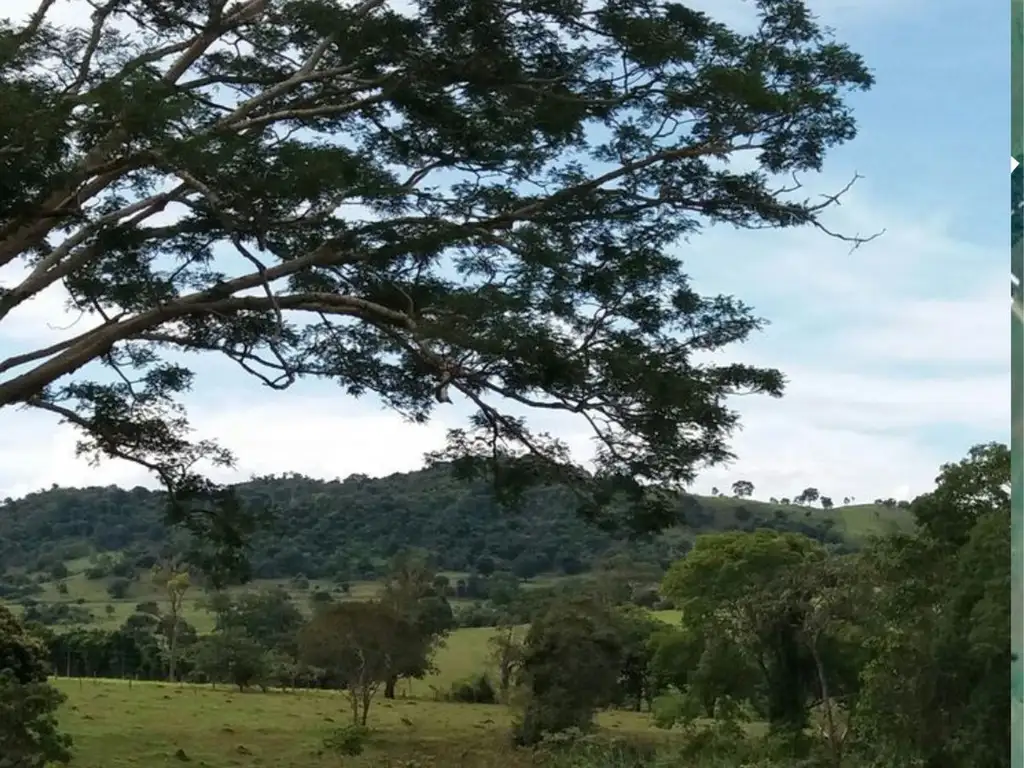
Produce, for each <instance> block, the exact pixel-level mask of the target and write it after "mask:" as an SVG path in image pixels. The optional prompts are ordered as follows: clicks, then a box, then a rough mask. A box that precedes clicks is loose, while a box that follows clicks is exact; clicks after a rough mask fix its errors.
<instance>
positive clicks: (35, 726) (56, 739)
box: [0, 606, 71, 768]
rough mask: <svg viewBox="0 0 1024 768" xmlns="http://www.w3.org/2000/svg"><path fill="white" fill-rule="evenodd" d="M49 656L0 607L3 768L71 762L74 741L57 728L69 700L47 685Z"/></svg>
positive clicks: (38, 767) (0, 756)
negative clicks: (58, 711) (60, 708)
mask: <svg viewBox="0 0 1024 768" xmlns="http://www.w3.org/2000/svg"><path fill="white" fill-rule="evenodd" d="M46 667H47V664H46V651H45V647H44V646H43V644H42V643H41V642H40V641H39V639H38V638H36V637H33V636H32V635H30V634H29V633H28V632H27V631H26V630H25V628H24V626H23V625H22V624H21V622H19V621H18V620H17V619H16V618H15V617H14V616H13V615H12V614H11V612H10V611H8V610H7V609H6V608H4V607H3V606H0V724H2V727H0V768H44V766H46V765H47V764H49V763H55V762H60V763H67V762H68V761H69V760H70V758H71V753H70V751H69V749H70V747H71V740H70V738H68V737H67V736H66V735H64V734H62V733H61V732H60V731H58V729H57V717H56V713H57V710H58V708H59V707H60V705H61V704H62V703H63V702H64V700H65V697H64V695H63V694H62V693H60V691H58V690H57V689H55V688H53V687H52V686H51V685H49V684H48V683H47V681H46V677H47V675H46Z"/></svg>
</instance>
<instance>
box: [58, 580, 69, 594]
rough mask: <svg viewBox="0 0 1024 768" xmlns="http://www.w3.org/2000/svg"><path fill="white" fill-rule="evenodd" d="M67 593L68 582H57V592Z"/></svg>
mask: <svg viewBox="0 0 1024 768" xmlns="http://www.w3.org/2000/svg"><path fill="white" fill-rule="evenodd" d="M67 593H68V584H67V582H66V581H58V582H57V594H58V595H66V594H67Z"/></svg>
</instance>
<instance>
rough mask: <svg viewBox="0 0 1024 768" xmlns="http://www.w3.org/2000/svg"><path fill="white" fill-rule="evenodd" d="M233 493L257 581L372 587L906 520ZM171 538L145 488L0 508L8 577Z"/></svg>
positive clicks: (759, 506)
mask: <svg viewBox="0 0 1024 768" xmlns="http://www.w3.org/2000/svg"><path fill="white" fill-rule="evenodd" d="M740 490H741V492H742V491H743V490H744V488H742V487H741V488H740ZM238 491H239V495H240V497H241V498H242V499H243V500H244V501H245V502H246V504H247V505H248V506H249V507H250V508H252V509H254V510H256V511H259V512H268V513H269V514H267V515H265V516H264V518H265V519H264V521H263V524H262V525H261V526H260V527H259V529H258V531H257V533H256V535H255V536H254V538H253V542H252V544H253V547H252V552H251V557H250V560H251V564H252V569H253V576H255V577H256V578H289V577H294V576H297V575H305V576H307V577H310V578H344V579H357V578H370V579H372V578H376V577H378V576H379V575H380V574H381V572H382V568H383V567H384V564H385V563H386V562H387V560H388V559H389V558H390V557H392V556H393V555H394V554H395V553H396V552H399V551H401V550H402V549H405V548H407V547H417V548H421V549H424V550H426V551H428V552H430V553H431V554H432V555H433V556H434V557H435V558H436V560H437V563H438V566H439V567H441V568H442V569H445V570H453V571H469V570H474V569H476V568H477V567H478V566H479V565H480V563H481V562H484V563H486V562H487V561H492V562H493V564H494V566H495V567H497V568H499V569H507V570H511V571H513V572H514V573H516V574H517V575H519V576H521V577H523V578H529V577H531V576H534V575H537V574H540V573H566V574H573V573H579V572H582V571H586V570H588V569H589V568H590V566H591V564H592V563H593V562H594V561H595V560H596V559H598V558H601V557H606V556H609V555H613V554H616V553H618V552H622V551H627V552H629V553H630V554H632V555H634V556H638V557H642V558H643V559H645V560H648V561H652V562H659V563H662V564H663V565H665V564H667V563H669V562H671V561H672V560H674V559H675V558H677V557H678V556H679V555H680V554H682V553H684V552H685V551H686V550H687V549H688V548H689V546H690V543H691V542H692V539H693V537H694V535H696V534H697V533H701V532H707V531H716V530H735V529H747V530H752V529H755V528H774V529H777V530H785V531H793V532H800V533H804V534H806V535H808V536H810V537H812V538H814V539H817V540H818V541H821V542H824V543H827V544H830V545H833V546H834V547H835V548H839V549H845V548H848V547H849V546H850V545H851V544H855V543H856V541H855V536H853V535H852V534H851V532H850V531H847V530H846V528H845V522H844V513H849V511H850V510H855V511H856V512H855V514H856V515H857V516H859V517H860V518H862V519H863V520H865V521H866V527H867V529H868V530H870V529H871V528H872V526H875V527H877V528H878V529H879V531H880V532H881V531H882V530H885V529H886V527H887V526H888V527H889V528H892V527H894V526H899V525H900V524H901V522H903V521H904V520H905V517H906V513H905V510H903V509H900V508H897V507H893V506H892V505H889V506H879V507H875V506H866V507H856V508H848V509H846V510H844V509H843V508H839V509H819V508H816V507H811V506H799V505H795V504H791V503H777V504H769V503H764V502H758V501H753V500H751V499H749V498H731V497H724V496H718V497H700V496H687V497H684V498H683V499H682V501H681V502H680V506H679V515H678V519H679V524H678V525H677V526H675V527H673V528H672V529H670V530H669V531H667V532H665V533H663V534H661V535H658V536H650V537H646V538H643V539H639V540H637V539H633V540H629V539H627V538H626V537H624V536H620V535H617V534H616V533H615V532H606V531H602V530H600V529H598V528H595V527H594V526H592V525H588V524H587V523H586V522H584V521H581V520H580V519H579V518H578V517H577V516H576V515H575V514H574V509H573V506H572V500H571V498H570V497H569V495H568V492H567V491H565V490H564V489H560V488H541V489H537V490H534V491H532V492H531V493H529V494H528V495H527V496H526V498H525V500H524V502H523V504H522V505H521V507H520V508H518V509H508V508H505V507H502V506H500V505H499V504H498V503H497V502H496V500H495V498H494V496H493V494H492V493H491V490H490V487H489V486H487V485H486V484H466V483H463V482H461V481H459V480H457V479H455V478H454V477H452V476H451V475H450V474H449V473H448V472H447V471H446V470H445V469H444V468H436V469H431V470H424V471H420V472H412V473H407V474H395V475H391V476H389V477H384V478H379V479H371V478H368V477H366V476H363V475H353V476H350V477H348V478H347V479H345V480H343V481H338V480H335V481H323V480H315V479H312V478H308V477H302V476H299V475H287V476H279V477H263V478H257V479H254V480H252V481H250V482H247V483H243V484H241V485H239V486H238ZM783 501H784V502H788V501H789V500H783ZM864 527H865V526H860V528H864ZM170 535H171V534H169V532H168V528H167V526H166V525H165V524H164V521H163V497H162V494H160V493H158V492H155V491H150V490H147V489H145V488H134V489H132V490H124V489H122V488H118V487H113V486H111V487H106V488H81V489H79V488H60V487H55V488H52V489H50V490H47V491H42V492H38V493H33V494H30V495H28V496H26V497H24V498H22V499H18V500H10V499H8V500H6V501H5V503H4V505H3V507H0V562H2V563H3V564H4V565H5V566H6V567H27V568H29V569H30V570H39V571H44V570H50V569H51V568H52V566H53V565H54V564H55V562H56V561H60V560H70V559H74V558H76V557H81V556H83V555H85V554H87V553H89V552H91V551H100V552H102V551H123V552H129V553H135V554H136V555H137V556H138V557H140V558H145V557H147V556H152V555H159V554H160V553H161V550H166V549H167V548H169V547H173V546H175V542H173V541H172V540H171V539H170V538H169V536H170Z"/></svg>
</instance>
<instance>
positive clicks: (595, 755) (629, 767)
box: [536, 729, 672, 768]
mask: <svg viewBox="0 0 1024 768" xmlns="http://www.w3.org/2000/svg"><path fill="white" fill-rule="evenodd" d="M536 755H537V757H538V758H540V759H539V761H538V762H540V764H541V765H543V766H545V768H648V766H650V768H654V767H655V766H659V767H660V766H662V765H664V766H666V768H667V766H668V765H672V763H663V762H660V761H658V760H657V751H656V749H655V748H654V747H653V746H651V745H648V744H637V743H632V742H629V741H626V740H625V739H621V738H620V739H612V740H607V739H601V738H599V737H595V736H593V735H589V734H585V733H583V732H582V731H580V730H577V729H570V730H568V731H562V732H561V733H557V734H550V735H548V736H545V738H544V739H543V740H542V741H541V743H540V744H538V745H537V750H536Z"/></svg>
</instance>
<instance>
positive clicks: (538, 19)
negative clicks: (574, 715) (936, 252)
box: [0, 0, 872, 543]
mask: <svg viewBox="0 0 1024 768" xmlns="http://www.w3.org/2000/svg"><path fill="white" fill-rule="evenodd" d="M755 5H756V6H757V9H758V12H759V15H760V21H759V23H758V24H757V25H756V26H755V28H754V30H753V31H752V32H749V33H745V32H738V31H734V30H732V29H730V28H728V27H727V26H725V25H723V24H721V23H718V22H716V21H713V20H712V19H711V18H710V17H709V16H708V15H706V14H704V13H702V12H699V11H695V10H692V9H689V8H687V7H686V6H684V5H680V4H672V3H668V4H665V3H653V2H646V1H642V0H630V1H627V0H603V1H601V2H596V3H581V2H537V1H536V0H484V1H482V2H481V1H480V0H415V1H414V2H409V3H403V4H401V6H400V7H399V6H397V5H395V6H392V5H389V4H387V3H386V2H384V0H365V1H364V2H361V3H358V4H354V5H346V4H339V3H334V2H327V0H290V1H280V2H271V1H270V0H241V1H240V2H234V3H228V2H226V0H213V1H212V2H206V1H205V0H204V1H203V2H198V1H197V0H159V1H158V2H152V1H151V0H114V1H111V2H100V3H98V4H97V5H96V6H95V8H96V10H95V12H94V13H93V14H92V15H91V17H90V19H89V20H88V21H87V22H84V23H83V24H82V25H81V26H78V27H67V26H64V27H61V26H59V25H57V24H56V23H55V22H53V21H52V20H51V19H50V18H49V16H48V12H49V10H50V8H51V6H52V3H51V2H43V3H41V5H40V6H39V9H38V11H37V12H36V13H35V14H34V15H32V16H31V18H30V19H29V20H27V21H26V22H25V23H22V24H18V25H16V24H12V23H11V22H9V21H4V22H0V99H2V101H3V103H4V105H5V109H4V110H3V114H2V115H0V267H4V266H8V265H11V266H12V267H13V269H14V271H13V272H12V274H15V275H16V278H15V280H14V282H13V283H11V284H9V285H7V286H5V287H4V288H3V289H2V291H0V323H2V322H3V321H4V320H5V319H8V318H9V317H10V316H11V314H12V313H13V312H14V311H15V310H17V309H18V307H20V306H22V305H23V304H24V303H25V302H27V301H29V300H31V299H32V298H33V297H36V296H39V295H40V294H42V293H44V292H46V291H49V290H51V289H53V288H55V287H56V286H58V285H59V286H62V287H63V289H64V290H65V291H66V292H67V295H68V296H69V302H70V307H71V309H72V310H74V311H75V312H78V313H80V314H81V320H80V321H79V322H78V323H77V324H75V326H74V327H73V328H71V329H68V330H67V332H66V333H65V334H64V336H63V337H62V338H60V339H59V340H58V341H56V342H55V343H53V344H50V345H47V346H45V347H38V348H28V349H24V350H22V351H19V352H17V353H16V354H13V355H11V356H10V357H8V358H7V359H5V360H0V407H8V406H27V407H29V408H32V409H39V410H42V411H46V412H49V413H52V414H54V415H55V416H57V417H59V418H60V419H61V420H63V421H65V422H68V423H70V424H72V425H74V426H75V427H77V428H78V430H79V431H80V432H81V437H82V440H81V446H80V447H81V450H82V451H83V452H84V453H85V454H87V455H92V456H107V457H120V458H122V459H128V460H130V461H134V462H137V463H140V464H142V465H143V466H145V467H147V468H149V469H150V470H152V471H153V472H155V473H156V474H157V475H158V476H159V477H160V479H161V480H162V481H163V482H164V483H165V484H166V486H167V487H168V489H169V490H170V491H171V492H172V494H171V496H170V500H171V501H172V505H171V512H172V519H173V520H175V521H178V522H187V523H189V524H190V525H192V526H193V527H194V528H195V529H196V530H197V531H199V532H200V533H201V534H202V536H203V537H204V538H205V539H208V540H214V539H218V538H219V539H224V540H225V541H228V543H230V539H231V536H230V535H229V534H230V533H231V531H233V530H234V528H233V527H232V526H230V525H225V524H224V521H225V520H228V521H233V520H235V518H237V517H238V515H237V514H236V513H237V512H238V511H239V510H238V509H237V508H236V507H235V506H233V505H232V502H231V500H230V498H226V497H222V496H221V495H219V494H217V489H216V488H214V487H212V486H211V485H210V484H209V483H208V482H207V481H206V480H205V479H204V478H203V476H202V467H203V466H204V462H220V463H227V462H230V461H231V460H232V457H231V456H230V455H229V453H228V452H227V451H226V450H224V449H223V448H222V447H219V446H218V445H216V444H215V443H214V442H211V441H209V440H205V439H197V438H195V437H194V436H193V435H192V433H191V431H190V428H189V422H188V420H187V417H186V414H185V411H184V409H183V406H182V400H181V398H182V395H183V394H184V393H186V392H187V391H188V390H189V389H190V388H191V387H193V385H195V384H198V383H199V382H198V381H197V377H196V375H195V371H194V370H193V368H191V367H189V364H188V360H187V358H186V356H185V353H209V354H213V355H219V356H222V357H224V358H227V359H228V360H230V361H233V362H234V363H236V364H237V365H238V366H240V367H241V368H242V369H243V370H244V371H246V372H247V373H249V374H251V375H253V376H256V377H258V379H259V380H261V381H262V382H263V383H264V384H266V386H268V387H271V388H274V389H286V388H288V387H289V386H290V385H292V384H294V383H295V382H296V381H297V380H299V379H301V378H303V377H322V378H326V379H329V380H332V381H334V382H336V383H337V385H338V386H339V387H340V388H341V389H342V391H344V392H345V393H347V394H349V395H351V396H356V397H358V396H364V395H373V396H375V397H376V398H378V399H379V400H380V401H382V402H383V403H385V404H386V405H387V406H389V407H391V408H394V409H396V410H397V411H399V412H401V413H402V414H404V415H406V416H408V417H409V418H410V419H413V420H415V421H424V420H427V419H429V418H430V417H431V414H432V413H433V412H434V410H435V408H436V407H438V405H439V404H440V403H447V402H449V401H450V400H451V399H452V398H453V397H456V398H459V399H461V400H462V401H463V402H465V403H467V404H468V405H469V406H470V407H471V408H472V411H473V415H472V417H471V419H470V422H469V424H468V425H467V426H466V427H465V428H463V429H456V430H453V431H452V432H451V433H450V435H449V438H450V439H449V446H448V449H447V450H446V451H445V452H443V455H442V456H441V458H447V459H455V460H458V462H459V464H458V466H459V467H460V468H461V469H462V470H465V471H467V472H468V471H486V472H487V473H488V474H490V475H493V476H495V477H496V479H497V480H499V481H500V484H501V486H502V487H518V486H519V485H520V484H521V483H522V481H524V480H527V481H539V480H545V481H550V480H553V479H554V480H558V481H559V482H562V483H565V484H567V485H569V486H570V487H572V488H573V489H574V490H575V491H576V492H577V494H578V496H579V501H580V509H581V511H583V512H584V513H586V514H588V515H591V516H600V514H599V513H600V512H601V510H603V509H605V508H606V506H607V502H608V501H609V499H611V498H613V497H617V496H621V495H623V494H625V495H627V496H628V497H629V498H631V499H632V500H633V501H634V502H636V504H635V505H633V507H632V511H633V514H629V515H626V516H624V517H625V520H624V522H626V523H628V524H629V525H631V526H634V527H649V526H651V525H654V524H657V523H659V522H664V520H665V510H666V509H667V507H665V506H663V505H660V504H657V503H656V502H657V501H658V499H657V498H656V497H655V496H656V495H654V494H648V493H645V492H644V491H643V488H644V485H645V484H648V483H651V482H657V483H661V484H663V485H665V486H666V487H669V488H672V487H679V486H680V485H682V484H685V483H686V482H687V481H689V480H691V479H692V478H693V476H694V473H695V471H696V470H697V469H698V468H699V467H700V466H701V465H702V464H703V463H707V462H718V461H721V460H723V459H725V458H727V457H728V455H729V453H728V447H727V438H728V436H729V434H730V432H731V431H732V429H733V428H734V426H735V425H736V420H737V416H736V414H735V412H734V411H733V410H731V409H730V408H729V407H728V405H727V403H726V401H725V397H726V396H727V395H729V394H731V393H737V392H757V393H767V394H769V395H779V394H781V392H782V388H783V377H782V375H781V374H780V373H779V372H778V371H775V370H771V369H764V368H757V367H751V366H747V365H741V364H733V363H725V362H708V360H707V357H706V355H704V353H706V352H709V351H715V350H718V349H720V348H722V347H727V346H729V345H731V344H734V343H736V342H740V341H742V340H744V339H745V338H746V337H747V336H748V335H749V334H751V333H752V332H754V331H755V330H757V329H758V328H759V327H760V326H761V325H762V321H761V320H760V319H759V318H758V317H756V316H755V315H754V313H753V312H752V310H751V309H750V308H749V307H748V306H746V305H745V304H744V303H743V302H741V301H739V300H738V299H736V298H734V297H731V296H704V295H701V294H699V293H698V292H696V291H695V290H694V288H693V286H692V285H691V283H690V280H689V279H688V277H687V275H686V273H685V272H684V270H683V264H682V260H681V258H680V255H679V251H678V250H677V248H676V246H677V245H678V243H679V242H680V241H681V240H682V239H684V238H687V237H689V236H692V235H694V234H696V233H698V232H699V231H700V230H701V229H702V228H704V227H706V226H708V225H713V224H727V225H733V226H737V227H743V228H752V229H757V228H781V227H796V226H813V227H818V228H819V229H821V230H824V231H825V233H827V234H835V233H831V232H829V231H828V230H827V228H826V225H825V224H823V223H822V221H821V218H820V216H821V213H822V211H823V210H824V209H825V208H827V207H828V206H830V205H832V204H834V203H835V202H836V197H835V196H830V197H826V198H824V199H823V200H820V201H819V200H817V199H812V198H810V197H808V196H805V195H804V194H803V193H802V192H801V191H800V185H799V182H798V181H797V182H796V183H795V184H789V185H788V186H787V184H782V183H778V182H777V181H776V179H778V178H789V177H790V176H791V175H793V174H799V173H800V172H802V171H817V170H819V169H820V168H821V167H822V163H823V161H824V158H825V155H826V153H827V152H828V150H829V149H830V148H832V147H834V146H836V145H838V144H841V143H843V142H846V141H848V140H850V139H851V138H853V136H854V134H855V124H854V120H853V117H852V115H851V113H850V110H849V107H848V105H847V104H846V102H845V97H846V95H847V94H848V93H849V92H850V91H851V90H856V89H866V88H868V87H870V85H871V83H872V78H871V75H870V74H869V73H868V71H867V70H866V68H865V66H864V64H863V63H862V61H861V59H860V57H859V56H857V55H856V54H854V53H852V52H851V51H850V50H849V49H848V48H847V47H846V46H844V45H842V44H839V43H837V42H836V41H835V40H834V39H833V38H832V37H831V34H830V33H829V32H827V31H826V30H824V29H823V28H821V27H820V26H819V25H818V24H817V23H816V22H815V20H814V19H813V17H812V16H811V15H810V13H809V12H808V10H807V8H806V6H805V4H804V3H803V2H801V0H758V1H757V2H756V3H755ZM732 161H736V162H735V163H733V164H730V163H732ZM837 236H839V235H837ZM552 411H556V412H564V413H569V414H574V415H575V416H576V417H578V418H581V419H583V420H584V421H585V422H587V423H588V424H589V427H590V428H591V430H592V432H593V435H594V437H595V439H596V444H597V445H598V451H597V459H596V464H595V469H594V470H593V471H585V470H584V469H583V467H581V466H580V465H579V464H577V463H576V462H575V461H574V460H573V458H572V457H570V456H569V454H568V451H567V449H566V446H565V445H564V444H562V443H560V442H559V441H558V440H556V439H553V438H551V437H550V436H547V435H545V434H544V433H543V431H542V430H538V429H536V428H531V427H530V420H529V419H526V418H523V416H522V414H524V413H538V412H552ZM211 497H212V498H213V500H215V501H216V502H217V503H218V508H219V509H220V510H221V513H222V514H221V515H209V514H206V513H207V512H209V511H210V508H209V506H208V500H209V499H210V498H211ZM641 502H642V503H641ZM228 512H231V513H233V514H232V516H231V517H226V515H227V513H228Z"/></svg>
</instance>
